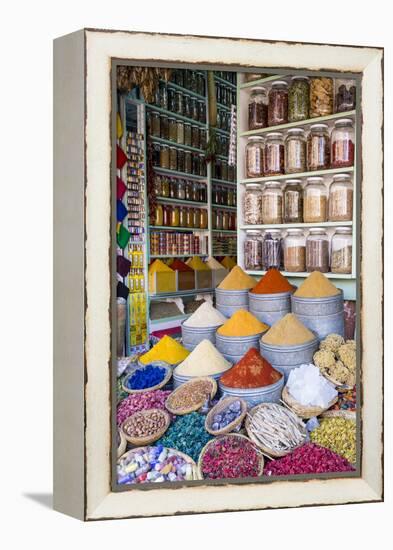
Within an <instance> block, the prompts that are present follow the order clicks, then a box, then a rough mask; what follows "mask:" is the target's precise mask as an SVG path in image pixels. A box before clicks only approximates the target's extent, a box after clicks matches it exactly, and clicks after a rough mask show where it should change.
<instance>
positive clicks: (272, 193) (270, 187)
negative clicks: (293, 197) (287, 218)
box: [262, 181, 283, 224]
mask: <svg viewBox="0 0 393 550" xmlns="http://www.w3.org/2000/svg"><path fill="white" fill-rule="evenodd" d="M282 203H283V192H282V189H281V186H280V184H279V183H278V182H276V181H268V182H266V184H265V187H264V188H263V190H262V220H263V223H264V224H272V223H282Z"/></svg>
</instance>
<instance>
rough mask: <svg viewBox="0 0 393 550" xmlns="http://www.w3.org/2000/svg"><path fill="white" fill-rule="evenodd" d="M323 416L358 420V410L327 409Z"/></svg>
mask: <svg viewBox="0 0 393 550" xmlns="http://www.w3.org/2000/svg"><path fill="white" fill-rule="evenodd" d="M321 416H322V418H337V417H339V418H345V419H346V420H352V421H353V422H356V412H355V411H347V410H337V411H326V412H324V413H323V414H322V415H321Z"/></svg>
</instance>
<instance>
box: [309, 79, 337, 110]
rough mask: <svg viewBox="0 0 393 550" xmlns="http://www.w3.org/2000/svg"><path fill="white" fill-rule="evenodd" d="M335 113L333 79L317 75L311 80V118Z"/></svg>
mask: <svg viewBox="0 0 393 550" xmlns="http://www.w3.org/2000/svg"><path fill="white" fill-rule="evenodd" d="M331 114H333V79H332V78H329V77H325V76H316V77H313V78H311V81H310V118H314V117H318V116H327V115H331Z"/></svg>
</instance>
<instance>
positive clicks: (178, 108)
mask: <svg viewBox="0 0 393 550" xmlns="http://www.w3.org/2000/svg"><path fill="white" fill-rule="evenodd" d="M175 112H176V113H177V114H178V115H182V114H183V92H175Z"/></svg>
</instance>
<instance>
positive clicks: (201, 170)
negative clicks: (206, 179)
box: [199, 153, 207, 176]
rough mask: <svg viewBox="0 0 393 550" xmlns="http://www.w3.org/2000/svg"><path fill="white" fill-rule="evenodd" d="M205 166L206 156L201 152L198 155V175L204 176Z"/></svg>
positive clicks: (205, 172)
mask: <svg viewBox="0 0 393 550" xmlns="http://www.w3.org/2000/svg"><path fill="white" fill-rule="evenodd" d="M206 174H207V166H206V156H205V155H204V154H203V153H200V155H199V175H200V176H206Z"/></svg>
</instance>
